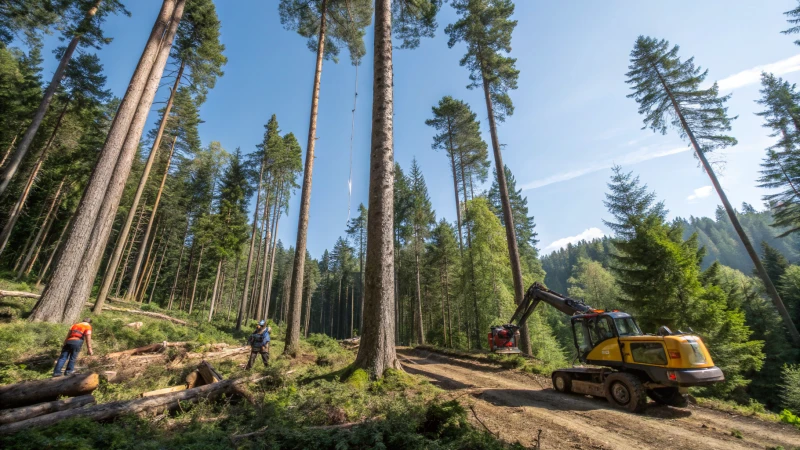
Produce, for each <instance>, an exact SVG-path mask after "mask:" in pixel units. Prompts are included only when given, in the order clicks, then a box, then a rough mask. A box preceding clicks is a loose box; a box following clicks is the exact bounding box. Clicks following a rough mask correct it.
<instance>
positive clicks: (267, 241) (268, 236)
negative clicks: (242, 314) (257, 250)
mask: <svg viewBox="0 0 800 450" xmlns="http://www.w3.org/2000/svg"><path fill="white" fill-rule="evenodd" d="M277 180H278V182H277V184H276V185H275V205H274V206H273V210H272V224H270V222H269V218H270V216H269V209H268V208H267V207H268V206H269V204H270V203H269V201H270V198H269V197H270V193H267V198H266V202H265V207H264V217H263V220H262V226H263V227H264V228H265V229H264V236H265V237H264V239H263V240H262V241H263V243H264V251H263V254H259V258H260V259H261V278H260V283H259V288H258V296H257V297H256V299H257V302H256V303H257V305H258V308H257V309H256V313H255V316H254V317H253V318H254V319H256V320H261V319H262V317H263V318H264V319H266V317H267V315H268V314H269V301H268V300H267V308H266V310H264V302H265V300H266V299H268V298H269V297H270V294H269V291H268V290H266V289H267V287H266V286H267V284H266V283H267V260H268V259H269V255H270V252H271V251H273V247H272V237H273V236H274V234H273V233H272V230H273V229H274V228H275V224H276V223H277V222H278V208H280V204H281V201H282V200H283V199H282V193H283V191H282V189H281V184H282V180H281V178H280V177H279V178H277ZM271 267H272V264H271V263H270V269H271ZM270 273H272V272H271V271H270ZM270 286H272V284H271V283H270ZM265 290H266V291H265ZM262 313H263V314H262Z"/></svg>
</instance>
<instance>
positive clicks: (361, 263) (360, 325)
mask: <svg viewBox="0 0 800 450" xmlns="http://www.w3.org/2000/svg"><path fill="white" fill-rule="evenodd" d="M359 233H360V234H361V238H360V242H359V246H360V247H361V248H360V249H359V250H360V252H359V255H358V282H359V283H360V286H359V287H360V289H359V291H358V295H359V296H360V297H361V302H360V306H361V309H360V310H359V312H358V334H359V335H360V334H361V333H362V332H363V331H364V226H363V225H362V226H361V231H360V232H359Z"/></svg>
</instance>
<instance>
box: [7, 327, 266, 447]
mask: <svg viewBox="0 0 800 450" xmlns="http://www.w3.org/2000/svg"><path fill="white" fill-rule="evenodd" d="M178 346H185V343H168V342H163V343H160V344H153V345H149V346H145V347H139V348H136V349H132V350H126V351H124V352H117V353H111V354H108V355H105V356H103V357H102V358H100V360H101V361H103V362H110V361H117V362H118V363H120V364H119V365H121V366H125V365H128V363H129V362H130V360H131V359H133V358H150V357H152V356H154V355H151V354H147V353H148V352H153V351H156V352H158V351H162V350H164V349H166V348H168V347H178ZM226 347H227V345H226V344H214V345H212V346H211V347H209V348H207V350H209V351H210V352H205V353H187V354H186V356H187V357H189V358H192V357H201V358H203V357H217V358H221V357H228V356H234V355H238V354H241V353H245V352H247V351H249V349H248V348H233V349H228V348H226ZM157 356H158V357H161V358H164V356H165V355H163V354H157ZM112 374H113V375H116V374H117V372H104V374H103V375H104V377H106V378H107V379H108V381H113V379H114V377H113V376H111V375H112ZM263 378H264V376H263V375H254V376H251V377H245V378H239V379H236V380H224V379H223V377H222V376H221V375H220V374H219V372H217V371H216V370H215V369H214V367H213V366H212V365H211V364H210V363H208V362H207V361H206V360H205V359H204V360H203V361H202V362H201V363H200V364H199V365H198V366H197V369H195V370H194V371H192V372H191V373H189V375H188V376H187V377H186V380H185V383H184V384H182V385H179V386H173V387H169V388H165V389H159V390H156V391H151V392H145V393H142V394H140V398H138V399H136V400H129V401H117V402H111V403H104V404H100V405H96V404H95V399H94V397H93V396H92V391H94V390H95V389H96V388H97V386H98V384H99V381H100V376H99V375H98V374H96V373H86V374H76V375H69V376H66V377H58V378H51V379H47V380H37V381H28V382H25V383H17V384H11V385H7V386H0V434H13V433H17V432H19V431H22V430H25V429H29V428H36V427H44V426H49V425H53V424H55V423H57V422H60V421H61V420H64V419H69V418H73V417H87V418H89V419H91V420H95V421H104V420H110V419H113V418H115V417H117V416H119V415H122V414H148V413H163V412H166V411H170V410H173V409H177V408H178V405H179V403H180V402H197V401H198V400H200V399H203V398H207V399H214V398H217V397H219V396H221V395H223V394H227V395H231V394H234V393H238V394H240V395H244V396H245V397H247V398H248V399H249V396H248V395H247V393H246V391H244V390H243V389H242V385H243V384H245V383H248V382H254V381H258V380H260V379H263ZM64 397H67V398H64Z"/></svg>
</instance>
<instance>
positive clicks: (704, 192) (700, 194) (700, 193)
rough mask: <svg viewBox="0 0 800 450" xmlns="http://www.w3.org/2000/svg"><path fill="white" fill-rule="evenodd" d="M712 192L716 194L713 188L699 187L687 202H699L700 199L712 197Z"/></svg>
mask: <svg viewBox="0 0 800 450" xmlns="http://www.w3.org/2000/svg"><path fill="white" fill-rule="evenodd" d="M712 192H714V187H713V186H703V187H699V188H697V189H695V190H694V194H692V195H690V196H688V197H687V198H686V200H689V201H692V200H697V199H698V198H706V197H708V196H709V195H711V193H712Z"/></svg>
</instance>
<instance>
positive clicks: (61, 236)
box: [36, 219, 72, 289]
mask: <svg viewBox="0 0 800 450" xmlns="http://www.w3.org/2000/svg"><path fill="white" fill-rule="evenodd" d="M71 223H72V219H70V221H69V222H68V223H67V225H66V226H65V227H64V228H63V229H62V230H61V234H59V235H58V239H56V243H55V244H54V245H53V249H52V251H51V252H50V256H48V257H47V262H46V263H45V264H44V267H43V268H42V270H41V272H40V273H39V278H37V279H36V289H39V288H40V287H41V285H42V280H43V279H44V277H45V275H46V274H47V270H48V269H50V264H52V263H53V258H54V257H55V256H56V253H58V249H59V246H60V245H61V241H62V240H63V239H64V235H65V234H66V233H67V230H68V229H69V227H70V224H71Z"/></svg>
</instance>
